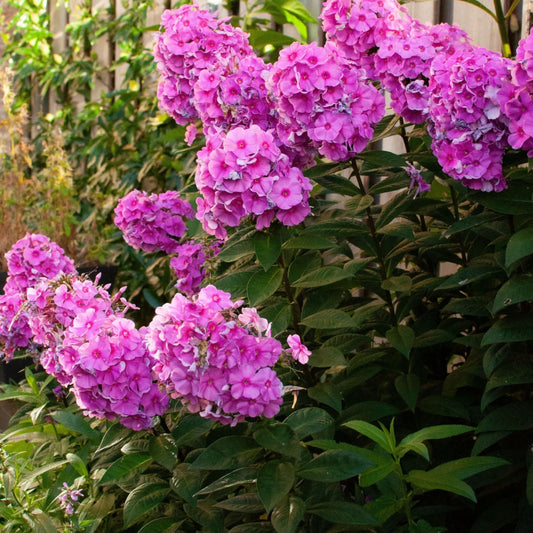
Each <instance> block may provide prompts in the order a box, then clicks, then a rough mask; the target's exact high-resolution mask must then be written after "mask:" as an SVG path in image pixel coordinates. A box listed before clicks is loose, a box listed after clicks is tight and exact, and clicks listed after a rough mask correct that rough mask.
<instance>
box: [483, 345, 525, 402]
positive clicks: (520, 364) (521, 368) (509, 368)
mask: <svg viewBox="0 0 533 533" xmlns="http://www.w3.org/2000/svg"><path fill="white" fill-rule="evenodd" d="M506 346H508V345H506ZM526 383H533V360H532V359H531V357H530V356H529V354H527V355H525V356H521V355H520V354H513V355H512V356H511V358H510V359H508V360H506V361H505V362H503V363H502V364H501V365H500V366H498V367H497V368H496V369H495V370H493V371H492V372H491V373H490V378H489V380H488V382H487V386H486V387H485V392H489V391H491V390H493V389H496V388H498V387H509V386H513V385H524V384H526Z"/></svg>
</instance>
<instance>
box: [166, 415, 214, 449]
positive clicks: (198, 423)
mask: <svg viewBox="0 0 533 533" xmlns="http://www.w3.org/2000/svg"><path fill="white" fill-rule="evenodd" d="M213 424H214V422H213V421H212V420H209V419H208V418H202V417H200V416H193V415H189V416H185V417H184V418H182V419H180V421H179V422H178V425H177V426H176V427H175V428H174V429H173V430H172V437H173V438H174V444H175V445H176V446H184V445H188V446H189V445H192V444H195V443H196V442H197V441H198V439H199V438H200V437H201V436H202V435H205V434H206V433H207V432H208V431H209V430H210V429H211V428H212V427H213Z"/></svg>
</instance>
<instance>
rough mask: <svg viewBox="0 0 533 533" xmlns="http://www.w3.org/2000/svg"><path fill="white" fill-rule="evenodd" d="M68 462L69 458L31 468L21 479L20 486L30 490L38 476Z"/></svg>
mask: <svg viewBox="0 0 533 533" xmlns="http://www.w3.org/2000/svg"><path fill="white" fill-rule="evenodd" d="M67 463H68V461H67V460H62V461H55V462H53V463H48V464H44V465H43V466H40V467H38V468H35V469H34V470H31V471H30V472H28V473H27V474H26V475H25V476H24V478H23V479H22V480H21V481H20V488H21V489H22V490H23V491H25V490H28V489H29V488H30V487H31V486H32V485H33V483H34V481H35V479H36V478H37V477H39V476H42V475H43V474H46V473H47V472H50V471H52V470H55V469H56V468H59V467H61V466H63V465H65V464H67Z"/></svg>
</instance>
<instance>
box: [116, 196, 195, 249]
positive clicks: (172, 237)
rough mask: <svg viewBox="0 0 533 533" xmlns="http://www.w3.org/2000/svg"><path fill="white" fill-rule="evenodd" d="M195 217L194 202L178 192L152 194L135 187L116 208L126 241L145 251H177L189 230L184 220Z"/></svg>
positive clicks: (117, 222)
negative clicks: (184, 198)
mask: <svg viewBox="0 0 533 533" xmlns="http://www.w3.org/2000/svg"><path fill="white" fill-rule="evenodd" d="M193 217H194V210H193V208H192V207H191V204H189V202H187V201H185V200H182V199H181V198H180V197H179V193H178V192H177V191H166V192H164V193H161V194H155V193H153V194H150V195H149V194H148V193H147V192H145V191H139V190H137V189H134V190H133V191H131V192H130V193H128V194H127V195H126V196H124V197H123V198H121V199H120V200H119V202H118V205H117V206H116V207H115V224H116V226H117V227H118V228H119V229H120V230H121V231H122V233H123V234H124V240H125V241H126V242H127V243H128V244H129V245H130V246H132V247H133V248H137V249H139V248H140V249H141V250H144V251H145V252H155V251H160V250H162V251H164V252H166V253H169V254H170V253H174V252H175V251H176V250H177V249H178V248H179V246H180V243H179V239H180V238H181V237H182V236H183V235H184V234H185V232H186V231H187V228H186V226H185V222H184V221H183V219H184V218H186V219H190V218H193Z"/></svg>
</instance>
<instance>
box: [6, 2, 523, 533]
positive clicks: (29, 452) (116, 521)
mask: <svg viewBox="0 0 533 533" xmlns="http://www.w3.org/2000/svg"><path fill="white" fill-rule="evenodd" d="M286 5H287V6H293V5H297V3H296V2H285V3H283V6H286ZM148 6H149V4H147V3H132V4H131V5H130V6H129V8H128V9H126V11H125V12H124V13H123V14H122V15H120V16H118V17H117V18H116V19H115V20H113V22H112V23H111V22H106V18H105V17H104V16H101V15H104V13H100V14H96V15H95V14H91V13H90V11H89V10H88V8H87V11H86V17H84V18H82V19H80V22H79V23H76V24H73V25H71V26H70V27H69V30H68V31H69V35H70V37H71V41H70V42H71V44H70V45H69V47H68V48H67V49H66V50H65V52H64V53H63V54H62V55H61V56H60V57H56V55H54V54H53V53H52V52H51V41H50V39H51V35H50V33H49V32H48V31H47V22H46V19H45V18H41V17H44V15H41V14H40V13H42V10H40V9H39V7H40V6H38V5H34V4H31V3H29V2H24V3H22V4H21V5H19V12H18V15H17V16H18V17H19V18H18V19H16V21H15V24H18V25H19V26H18V27H20V28H24V32H23V33H21V34H20V38H19V39H15V40H14V41H13V44H12V45H11V46H10V47H9V48H8V51H9V54H10V55H11V58H12V59H13V60H14V61H15V64H16V66H17V73H18V75H19V80H20V84H21V93H20V95H21V96H20V98H21V101H22V100H24V98H28V97H29V92H30V89H31V80H32V79H35V77H37V79H38V80H40V83H41V84H42V86H43V87H44V88H45V89H46V90H49V91H55V94H56V95H57V96H56V97H57V98H58V99H59V101H60V102H61V105H62V111H61V112H60V113H58V114H56V115H55V116H54V117H52V118H50V120H51V121H52V122H54V123H55V122H58V123H60V124H61V125H62V127H63V130H64V132H65V140H66V145H67V147H68V149H69V150H70V152H71V154H72V161H73V162H75V168H76V169H77V172H78V174H77V175H76V180H77V183H78V187H79V191H80V201H81V202H82V205H83V209H82V211H81V212H80V220H81V224H82V225H83V224H86V225H89V226H92V227H94V228H97V231H98V232H99V233H100V234H101V235H103V236H104V237H109V238H110V239H111V242H110V244H108V246H109V248H101V249H99V250H94V253H95V255H96V257H98V256H99V254H100V259H107V258H108V257H110V256H109V255H108V254H109V253H110V250H112V252H113V254H114V255H113V256H112V257H113V258H114V260H115V261H117V262H118V263H119V264H120V266H121V276H122V278H123V279H124V280H126V281H127V282H128V285H129V292H128V295H129V296H130V295H131V294H132V292H133V294H135V292H137V293H139V294H140V293H144V296H145V297H146V298H148V300H149V301H151V302H153V303H154V305H156V304H157V303H158V301H160V300H162V299H167V298H168V290H167V289H168V283H170V279H169V278H165V274H160V273H161V272H164V268H165V267H164V261H165V258H159V257H156V256H154V255H145V254H140V253H138V252H134V251H132V250H131V249H128V248H127V247H126V246H125V245H123V244H122V243H121V242H120V240H119V237H120V236H119V235H116V234H114V233H113V231H114V230H112V226H111V225H110V224H109V223H110V220H109V215H110V213H111V210H112V208H113V207H114V204H115V202H116V199H117V198H118V197H119V196H122V195H123V194H124V193H125V192H127V191H128V190H130V189H131V188H133V187H134V186H143V188H145V189H147V190H149V191H151V190H164V189H166V188H176V189H181V190H182V191H184V193H185V194H190V195H192V196H194V189H193V186H192V185H190V183H191V174H192V172H193V170H194V157H193V155H194V153H195V150H196V149H197V148H198V146H193V147H191V148H189V147H187V146H186V145H185V144H184V143H183V140H182V139H183V130H182V128H180V127H176V126H175V125H173V124H172V123H171V122H170V120H169V119H167V118H166V117H162V116H160V115H159V114H158V111H157V107H156V102H155V98H154V96H153V92H152V89H151V88H150V79H151V78H150V72H151V71H152V69H153V60H152V58H151V55H150V54H149V52H148V51H147V50H145V49H144V48H143V45H142V39H140V38H139V36H140V33H141V31H142V29H143V28H144V27H145V24H144V17H145V16H146V9H147V8H148ZM261 7H262V9H264V10H265V11H266V12H267V13H268V12H272V13H273V14H274V16H275V17H276V20H277V21H278V22H279V23H282V22H292V23H295V25H296V27H297V28H298V29H300V30H301V29H302V27H303V26H302V24H303V23H306V22H308V19H307V18H306V17H308V15H307V14H301V15H298V14H294V10H290V9H288V8H287V9H286V10H285V11H283V13H281V14H280V12H279V3H277V2H272V3H269V2H265V3H264V4H262V5H261ZM109 9H112V8H109ZM254 13H255V14H254V15H253V16H252V15H245V17H244V24H245V27H246V28H247V29H249V30H252V31H253V33H252V42H253V44H254V45H255V46H256V47H258V48H261V47H263V48H262V51H264V52H267V53H269V54H272V55H273V56H275V53H276V52H275V50H276V46H281V45H284V44H286V42H288V41H286V39H290V38H288V37H280V34H276V37H274V36H273V34H272V33H270V31H269V30H270V28H266V25H265V23H264V22H263V21H262V19H261V16H260V10H259V9H257V10H256V11H254ZM302 13H303V12H302ZM291 17H293V18H292V19H291ZM294 17H296V20H294ZM24 21H25V22H24ZM30 21H31V22H32V24H31V27H30ZM23 23H24V24H25V26H24V25H21V24H23ZM265 30H267V31H265ZM104 34H105V35H107V36H109V38H111V39H113V40H114V41H115V42H117V43H118V44H119V46H120V48H121V50H123V54H121V55H120V56H119V57H117V58H116V59H115V63H114V64H113V66H112V68H111V70H113V68H116V67H117V66H118V65H119V64H125V65H127V74H126V77H125V81H124V86H123V88H121V89H120V90H115V91H112V92H109V93H105V94H102V95H101V98H100V99H99V100H98V101H94V100H91V99H90V87H91V85H92V84H93V83H94V81H95V79H96V78H97V77H98V75H99V72H98V69H95V67H94V65H95V63H94V61H93V59H94V58H92V57H91V54H90V52H88V50H90V43H91V40H93V39H95V38H96V37H98V36H101V35H104ZM302 38H305V34H303V35H302ZM274 39H276V40H275V41H274ZM265 46H266V48H265ZM32 77H33V78H32ZM79 95H81V96H82V103H81V107H76V105H77V106H80V103H79V99H78V100H76V101H77V102H78V103H77V104H76V105H75V103H74V101H75V99H76V98H78V96H79ZM397 134H401V135H402V137H403V138H404V139H405V141H406V143H405V148H406V151H405V153H404V154H400V155H399V154H393V153H390V152H387V151H383V150H380V149H379V144H377V142H378V141H379V140H380V139H381V138H383V137H384V136H388V135H397ZM88 138H89V139H90V141H89V142H87V139H88ZM375 141H376V143H375V144H373V145H372V147H371V149H367V151H365V152H363V153H362V154H361V155H360V156H359V157H358V158H357V160H355V161H352V162H349V163H346V164H328V163H322V164H319V165H317V166H315V167H313V168H312V169H310V170H309V171H308V172H307V175H308V176H309V177H310V178H311V179H312V180H313V182H314V183H315V186H314V189H313V199H312V205H313V216H312V217H310V218H309V219H308V220H307V221H306V222H305V223H304V224H302V225H301V226H299V227H297V228H287V227H282V226H276V225H274V226H272V227H271V228H270V229H268V230H265V231H257V230H255V229H254V228H253V227H251V226H250V227H248V226H243V227H241V228H240V229H238V230H236V231H235V232H234V233H233V235H231V237H230V239H229V240H228V241H227V242H226V244H225V245H224V248H223V250H222V252H221V253H220V255H219V256H218V264H217V266H216V269H215V271H214V272H213V278H212V279H214V280H215V284H216V285H217V286H218V287H219V288H221V289H224V290H227V291H229V292H231V294H232V297H233V298H237V297H243V298H245V299H246V301H247V302H248V304H249V305H251V306H256V307H257V308H258V309H259V310H260V313H261V315H262V316H264V317H265V318H268V319H269V320H270V321H272V324H273V334H274V335H279V334H281V333H284V332H286V331H289V332H295V333H298V334H299V335H300V336H301V337H302V340H303V341H304V343H305V344H306V345H307V346H308V347H309V348H310V349H311V350H312V352H313V354H312V356H311V358H310V361H309V365H307V366H305V367H304V366H302V367H299V368H298V370H297V371H290V372H289V371H286V372H287V373H286V375H282V376H280V378H281V379H282V381H283V382H284V383H285V384H287V385H289V384H290V385H293V386H294V387H295V389H294V393H293V394H292V395H288V396H287V398H286V401H285V404H284V405H283V407H282V410H281V412H280V415H279V416H277V417H276V418H275V419H273V420H259V421H254V422H249V423H246V424H239V425H238V426H237V427H235V428H228V427H220V426H216V425H213V423H212V422H211V421H208V420H204V419H202V418H199V417H196V416H192V415H188V414H187V413H186V412H185V411H184V410H183V409H182V408H181V407H180V406H179V405H177V404H176V405H174V406H173V408H172V410H171V411H170V412H169V413H168V414H167V415H166V417H165V420H164V421H162V423H161V424H160V425H157V426H156V427H155V428H154V430H153V431H151V432H141V433H135V432H132V431H130V430H128V429H126V428H123V427H122V426H120V425H119V424H113V423H110V422H102V421H94V420H88V419H85V418H83V416H82V415H81V414H80V413H79V412H78V410H77V408H76V406H75V404H73V403H72V399H71V398H59V399H58V398H57V397H56V396H55V394H54V393H53V392H52V390H53V388H54V387H55V383H53V382H52V379H51V378H50V377H47V376H46V375H45V374H43V373H40V372H38V371H37V370H31V369H30V368H27V370H26V374H25V379H23V380H22V381H21V383H20V384H11V385H6V386H4V387H3V393H2V395H1V397H2V398H3V399H11V400H13V399H14V400H17V401H18V402H19V405H20V408H19V410H18V411H17V413H16V414H15V416H14V417H13V419H12V421H11V424H10V427H9V428H8V429H7V430H6V431H5V432H4V433H3V435H2V437H1V439H2V448H1V453H2V472H1V474H0V475H1V478H0V480H1V483H0V491H1V500H0V517H1V518H0V520H1V523H2V527H3V528H4V530H5V531H17V532H18V531H36V532H41V531H44V532H48V531H50V532H52V531H58V530H64V531H86V532H96V531H98V532H107V531H128V532H129V531H131V532H133V531H136V532H143V533H144V532H150V533H153V532H158V531H161V532H162V531H180V532H191V533H193V532H198V531H205V532H209V533H211V532H213V533H215V532H224V531H230V532H232V533H246V532H253V533H257V532H260V531H276V532H277V533H293V532H316V533H323V532H325V531H328V532H342V531H379V532H383V533H385V532H401V531H409V532H413V533H414V532H420V533H422V532H424V533H425V532H431V531H434V532H437V531H445V530H447V531H450V532H460V531H470V532H472V533H476V532H484V533H487V532H498V531H502V532H507V531H513V532H517V533H518V532H526V531H529V530H530V524H531V521H532V519H533V467H532V466H531V463H532V459H533V458H532V454H531V442H532V431H531V428H532V427H533V417H532V413H533V409H532V401H533V400H532V398H531V383H532V382H533V362H532V361H533V360H532V356H531V353H532V342H533V329H532V328H531V327H530V324H531V321H532V311H531V304H530V302H531V300H533V278H532V276H531V272H530V271H531V266H532V258H533V245H532V244H531V243H532V242H533V241H532V238H531V237H532V232H533V217H532V213H533V211H532V193H533V177H532V174H531V171H530V166H529V162H528V160H527V158H526V157H525V155H524V153H522V152H519V151H509V152H508V153H507V155H506V159H505V169H504V173H505V175H506V176H507V178H508V182H509V188H508V190H506V191H504V192H502V193H497V194H494V193H490V194H487V193H479V192H474V191H469V190H467V189H465V188H464V187H462V186H461V185H460V184H458V183H457V182H455V181H453V180H451V179H450V178H449V177H447V176H446V175H445V174H444V173H443V172H442V170H441V169H440V167H439V165H438V162H437V160H436V158H435V157H434V156H433V154H432V153H431V150H430V149H429V146H430V139H429V137H428V136H427V134H426V131H425V129H424V127H423V126H419V127H406V126H404V125H403V124H402V123H401V122H400V121H399V120H398V119H397V117H396V116H393V115H388V116H387V117H385V119H383V121H382V123H381V125H380V127H379V128H377V130H376V135H375ZM407 163H416V164H418V165H420V166H421V167H423V168H424V169H425V170H424V179H425V180H426V181H427V182H428V183H431V190H430V191H429V192H428V193H425V194H418V195H417V194H415V191H414V190H413V189H411V188H410V187H409V185H410V178H409V177H408V175H407V173H406V165H407ZM191 231H192V232H193V233H194V231H197V230H196V229H195V228H191ZM446 272H452V273H451V274H446ZM167 275H168V274H167ZM138 301H139V302H141V305H142V308H143V310H144V315H143V314H141V315H139V317H138V319H139V321H142V320H143V319H145V318H146V316H149V314H150V310H149V306H147V305H146V303H145V302H143V301H141V300H138ZM63 482H66V483H68V484H69V485H70V486H74V487H77V488H81V489H82V490H83V492H84V495H85V497H84V498H83V499H82V501H81V503H80V504H79V507H77V509H76V512H75V514H74V515H72V517H68V516H65V515H64V514H63V511H62V510H61V509H60V508H59V503H58V500H57V496H58V494H59V492H60V490H61V488H62V484H63ZM61 528H62V529H61Z"/></svg>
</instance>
